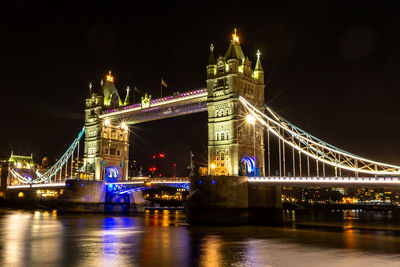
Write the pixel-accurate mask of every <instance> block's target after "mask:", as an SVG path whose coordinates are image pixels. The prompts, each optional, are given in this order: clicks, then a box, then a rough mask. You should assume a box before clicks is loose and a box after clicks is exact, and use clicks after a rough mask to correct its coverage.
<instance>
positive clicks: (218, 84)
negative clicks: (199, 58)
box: [217, 79, 224, 87]
mask: <svg viewBox="0 0 400 267" xmlns="http://www.w3.org/2000/svg"><path fill="white" fill-rule="evenodd" d="M222 86H224V80H223V79H219V80H218V82H217V87H222Z"/></svg>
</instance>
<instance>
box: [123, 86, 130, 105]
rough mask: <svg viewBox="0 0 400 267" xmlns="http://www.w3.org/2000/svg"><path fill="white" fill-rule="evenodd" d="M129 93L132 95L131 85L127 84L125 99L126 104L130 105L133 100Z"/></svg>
mask: <svg viewBox="0 0 400 267" xmlns="http://www.w3.org/2000/svg"><path fill="white" fill-rule="evenodd" d="M129 95H130V88H129V86H127V87H126V96H125V101H124V105H125V106H126V105H129V103H130V102H131V100H130V97H129Z"/></svg>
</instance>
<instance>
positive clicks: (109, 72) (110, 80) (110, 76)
mask: <svg viewBox="0 0 400 267" xmlns="http://www.w3.org/2000/svg"><path fill="white" fill-rule="evenodd" d="M106 81H107V82H114V77H113V76H112V75H111V70H109V71H108V75H106Z"/></svg>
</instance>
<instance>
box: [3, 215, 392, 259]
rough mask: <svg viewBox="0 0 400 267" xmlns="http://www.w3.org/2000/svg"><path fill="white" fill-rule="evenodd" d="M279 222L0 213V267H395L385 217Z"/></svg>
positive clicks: (293, 217) (294, 217)
mask: <svg viewBox="0 0 400 267" xmlns="http://www.w3.org/2000/svg"><path fill="white" fill-rule="evenodd" d="M284 218H285V221H286V222H287V225H286V226H285V227H267V226H241V227H200V226H189V225H187V224H186V223H185V221H184V215H183V214H182V213H180V212H174V211H158V212H146V213H145V214H144V215H141V216H114V217H113V216H105V215H61V216H57V213H55V212H44V211H34V212H29V211H0V235H1V239H0V265H1V266H28V265H30V266H46V265H47V266H107V267H108V266H125V265H130V266H143V265H146V266H197V265H199V266H231V265H233V266H321V265H323V266H324V267H329V266H363V265H365V266H367V265H368V266H383V265H384V266H400V264H399V263H400V256H399V255H400V224H398V221H397V220H396V218H397V217H396V216H395V215H394V214H392V213H365V212H360V211H346V212H337V211H334V212H330V213H322V214H318V213H310V214H307V213H295V212H292V211H288V212H286V211H285V212H284Z"/></svg>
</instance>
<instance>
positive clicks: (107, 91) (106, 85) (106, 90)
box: [100, 71, 122, 106]
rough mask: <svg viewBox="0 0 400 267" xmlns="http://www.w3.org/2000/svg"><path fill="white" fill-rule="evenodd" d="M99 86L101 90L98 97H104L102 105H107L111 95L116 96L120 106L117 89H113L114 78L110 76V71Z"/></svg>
mask: <svg viewBox="0 0 400 267" xmlns="http://www.w3.org/2000/svg"><path fill="white" fill-rule="evenodd" d="M100 84H101V88H100V95H103V96H104V104H105V105H107V106H108V105H109V103H110V100H111V97H112V95H113V94H116V95H117V96H118V99H119V103H120V104H121V103H122V101H121V98H120V96H119V94H118V90H117V88H115V85H114V77H113V76H112V75H111V71H109V72H108V75H106V81H105V82H103V80H102V83H100Z"/></svg>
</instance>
